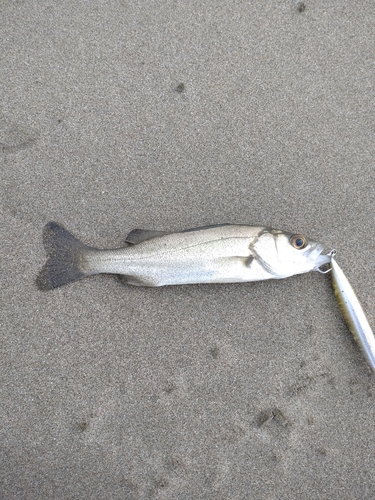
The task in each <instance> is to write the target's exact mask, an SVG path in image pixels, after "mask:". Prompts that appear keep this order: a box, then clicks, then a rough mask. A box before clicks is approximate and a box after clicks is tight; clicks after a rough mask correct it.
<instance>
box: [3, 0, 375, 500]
mask: <svg viewBox="0 0 375 500" xmlns="http://www.w3.org/2000/svg"><path fill="white" fill-rule="evenodd" d="M374 23H375V5H374V2H372V1H370V0H367V1H366V0H364V1H363V2H347V1H344V0H337V1H335V2H326V1H323V0H316V1H308V0H307V1H305V2H304V3H301V2H300V3H297V2H294V1H287V2H286V1H275V2H266V1H254V2H248V1H240V0H238V1H233V2H229V1H226V2H223V1H220V0H219V1H216V2H208V1H204V2H202V1H199V2H198V1H186V0H182V1H178V2H177V1H172V0H170V1H167V2H153V1H150V0H144V1H142V2H138V1H127V2H125V1H119V0H109V1H106V2H104V1H93V2H88V1H77V0H67V1H65V2H51V1H48V0H40V1H38V2H36V1H30V0H29V1H21V0H19V1H11V0H7V1H3V2H2V3H1V6H0V26H1V32H2V37H1V38H2V41H1V54H2V58H1V82H2V87H1V88H2V90H1V100H2V115H1V118H0V146H1V188H2V195H1V198H2V200H1V201H2V226H1V242H2V245H1V254H2V255H1V257H2V258H1V260H2V268H3V273H2V284H1V292H2V320H3V321H2V334H1V339H2V356H1V380H2V391H1V405H0V426H1V449H2V457H1V476H2V486H1V488H0V497H1V498H2V499H3V498H4V499H7V500H10V499H22V500H23V499H25V500H31V499H101V500H102V499H126V500H127V499H129V500H132V499H149V498H155V499H173V500H190V499H191V500H196V499H212V500H227V499H228V500H229V499H236V500H237V499H263V498H267V499H277V500H280V499H288V500H289V499H301V498H304V499H314V500H315V499H335V498H340V499H353V498H356V499H369V500H370V499H371V500H372V499H373V498H375V478H374V468H375V385H374V384H375V379H374V375H372V374H371V373H370V371H369V369H368V367H367V365H366V362H365V360H364V357H363V355H362V353H361V352H360V350H359V349H358V347H357V346H356V344H355V343H354V342H353V340H352V338H351V335H350V333H349V331H348V329H347V328H346V326H345V323H344V320H343V318H342V315H341V312H340V310H339V308H338V306H337V303H336V301H335V299H334V296H333V293H332V290H331V284H330V278H329V275H320V274H319V273H309V274H306V275H301V276H295V277H292V278H289V279H285V280H281V281H269V282H259V283H250V284H227V285H200V286H195V285H191V286H176V287H165V288H160V289H152V288H143V287H140V288H137V287H130V286H128V287H126V286H124V285H123V284H121V283H120V282H119V281H118V280H117V279H115V278H114V277H112V276H98V277H93V278H89V279H86V280H83V281H80V282H77V283H74V284H71V285H68V286H66V287H63V288H61V289H58V290H55V291H53V292H41V291H39V290H38V289H37V288H36V286H35V278H36V276H37V273H38V271H39V269H40V268H41V267H42V265H43V263H44V261H45V252H44V249H43V245H42V239H41V235H42V229H43V226H44V224H45V223H47V222H48V221H50V220H56V221H58V222H60V223H62V224H64V225H65V226H66V227H67V228H68V229H69V230H70V231H72V232H73V233H74V234H75V235H76V236H78V237H80V238H81V239H82V240H83V241H84V242H86V243H88V244H91V245H95V246H98V247H103V248H105V247H115V246H121V245H122V243H123V241H124V238H125V236H126V234H127V233H128V232H129V231H130V230H131V229H133V228H148V229H161V230H179V229H184V228H189V227H196V226H201V225H206V224H215V223H223V222H231V223H246V224H260V225H269V226H273V227H276V228H281V229H286V230H289V231H293V232H297V231H298V232H302V233H304V234H306V235H308V236H310V237H312V238H314V239H317V240H319V241H322V242H324V243H325V244H326V245H327V251H328V250H330V249H331V248H336V249H337V251H338V257H337V259H338V262H339V263H340V265H341V267H342V268H343V269H344V271H345V272H346V274H347V276H348V278H349V279H350V281H351V283H352V285H353V287H354V288H355V290H356V292H357V294H358V296H359V297H360V299H361V302H362V305H363V307H364V309H365V311H366V312H367V315H368V317H369V320H370V323H372V325H375V291H374V278H373V277H374V273H375V261H374V257H373V256H374V253H375V240H374V234H375V215H374V214H375V189H374V177H375V174H374V158H375V141H374V123H375V106H374V81H375V68H374V46H375V44H374V42H375V31H374V25H375V24H374Z"/></svg>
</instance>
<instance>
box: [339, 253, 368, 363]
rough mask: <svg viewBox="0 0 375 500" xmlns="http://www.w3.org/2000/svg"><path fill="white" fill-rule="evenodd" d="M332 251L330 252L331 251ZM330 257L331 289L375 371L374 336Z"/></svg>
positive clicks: (351, 290)
mask: <svg viewBox="0 0 375 500" xmlns="http://www.w3.org/2000/svg"><path fill="white" fill-rule="evenodd" d="M331 253H332V252H331ZM334 255H335V253H334V254H333V256H332V259H331V276H332V286H333V291H334V294H335V296H336V299H337V302H338V304H339V306H340V309H341V311H342V313H343V315H344V318H345V321H346V324H347V325H348V328H349V330H350V332H351V333H352V334H353V337H354V339H355V340H356V342H357V344H358V345H359V347H360V348H361V349H362V351H363V353H364V355H365V358H366V360H367V362H368V364H369V365H370V367H371V369H372V371H373V372H375V336H374V333H373V331H372V328H371V326H370V323H369V322H368V319H367V317H366V314H365V312H364V310H363V309H362V306H361V304H360V302H359V300H358V297H357V295H356V294H355V292H354V290H353V288H352V286H351V284H350V282H349V280H348V278H347V277H346V276H345V274H344V272H343V270H342V269H341V267H340V266H339V265H338V263H337V262H336V259H335V258H334Z"/></svg>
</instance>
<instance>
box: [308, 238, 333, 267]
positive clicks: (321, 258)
mask: <svg viewBox="0 0 375 500" xmlns="http://www.w3.org/2000/svg"><path fill="white" fill-rule="evenodd" d="M323 250H324V245H323V244H322V243H315V244H314V245H312V246H311V248H309V250H308V251H307V252H305V255H306V257H307V258H308V259H309V260H310V261H313V262H314V270H318V268H319V267H321V266H323V265H324V264H328V263H329V262H331V255H329V254H328V255H322V252H323Z"/></svg>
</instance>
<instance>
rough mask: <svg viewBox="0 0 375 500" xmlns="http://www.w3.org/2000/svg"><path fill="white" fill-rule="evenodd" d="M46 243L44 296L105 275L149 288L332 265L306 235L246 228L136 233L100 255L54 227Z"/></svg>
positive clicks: (248, 278) (271, 275) (281, 275)
mask: <svg viewBox="0 0 375 500" xmlns="http://www.w3.org/2000/svg"><path fill="white" fill-rule="evenodd" d="M43 243H44V247H45V249H46V253H47V262H46V264H45V265H44V267H43V269H42V270H41V271H40V273H39V275H38V278H37V285H38V287H39V288H40V289H41V290H52V289H54V288H58V287H60V286H63V285H66V284H68V283H71V282H74V281H77V280H79V279H81V278H84V277H86V276H92V275H96V274H101V273H110V274H118V275H121V276H122V279H123V280H124V281H125V283H127V284H130V285H137V286H149V287H158V286H164V285H182V284H196V283H239V282H250V281H258V280H268V279H281V278H286V277H288V276H293V275H295V274H302V273H307V272H309V271H313V270H319V267H320V266H322V265H324V264H327V263H329V262H330V260H331V257H330V256H327V255H322V251H323V248H324V246H323V244H321V243H319V242H316V241H313V240H310V239H308V238H306V237H305V236H303V235H301V234H298V233H297V234H292V233H288V232H284V231H281V230H277V229H271V228H269V227H262V226H247V225H240V224H218V225H213V226H205V227H198V228H194V229H187V230H184V231H179V232H165V231H153V230H145V229H134V230H133V231H131V232H130V233H129V234H128V235H127V237H126V239H125V245H124V247H122V248H116V249H109V250H100V249H98V248H94V247H91V246H88V245H85V244H84V243H82V242H81V241H80V240H79V239H77V238H76V237H75V236H73V235H72V234H71V233H70V232H69V231H68V230H67V229H65V228H64V227H63V226H62V225H60V224H58V223H57V222H49V223H48V224H47V225H46V226H45V228H44V231H43Z"/></svg>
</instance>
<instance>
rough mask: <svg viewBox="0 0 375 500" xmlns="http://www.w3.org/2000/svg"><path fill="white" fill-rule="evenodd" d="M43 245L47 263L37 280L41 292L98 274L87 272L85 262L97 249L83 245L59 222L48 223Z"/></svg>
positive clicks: (44, 232)
mask: <svg viewBox="0 0 375 500" xmlns="http://www.w3.org/2000/svg"><path fill="white" fill-rule="evenodd" d="M43 244H44V247H45V249H46V252H47V262H46V263H45V265H44V267H43V268H42V270H41V271H40V273H39V275H38V277H37V279H36V284H37V286H38V288H39V289H40V290H52V289H54V288H58V287H60V286H63V285H66V284H67V283H72V282H73V281H77V280H79V279H81V278H84V277H85V276H89V275H91V274H96V273H94V272H90V271H87V270H85V268H84V262H83V257H84V256H85V254H87V251H93V250H95V249H94V248H92V247H89V246H87V245H85V244H84V243H82V242H81V241H80V240H78V239H77V238H75V237H74V236H73V235H72V234H71V233H69V231H67V230H66V229H65V228H64V227H63V226H61V225H60V224H58V223H57V222H48V224H46V226H45V227H44V230H43Z"/></svg>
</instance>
